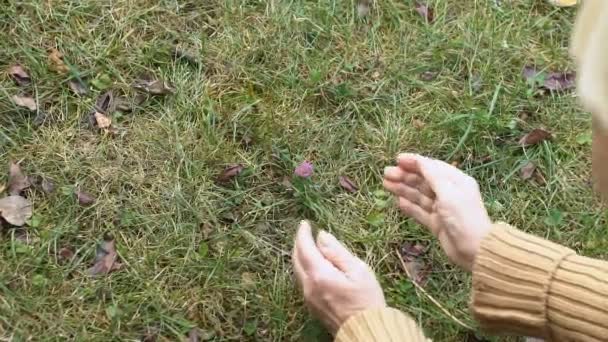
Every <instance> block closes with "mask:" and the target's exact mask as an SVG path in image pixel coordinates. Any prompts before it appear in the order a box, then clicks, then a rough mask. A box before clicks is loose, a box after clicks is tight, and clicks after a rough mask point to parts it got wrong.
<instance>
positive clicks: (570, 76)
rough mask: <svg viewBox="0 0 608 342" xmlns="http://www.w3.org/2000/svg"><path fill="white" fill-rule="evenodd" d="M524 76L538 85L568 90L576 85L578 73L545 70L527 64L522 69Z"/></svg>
mask: <svg viewBox="0 0 608 342" xmlns="http://www.w3.org/2000/svg"><path fill="white" fill-rule="evenodd" d="M522 76H523V77H524V80H526V82H527V83H528V84H531V85H537V86H538V87H540V88H543V89H546V90H549V91H566V90H569V89H572V88H574V87H575V86H576V73H574V72H562V71H549V72H545V71H539V70H538V69H536V67H533V66H528V65H527V66H525V67H524V68H523V70H522Z"/></svg>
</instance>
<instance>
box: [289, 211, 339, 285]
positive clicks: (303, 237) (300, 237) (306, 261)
mask: <svg viewBox="0 0 608 342" xmlns="http://www.w3.org/2000/svg"><path fill="white" fill-rule="evenodd" d="M294 249H295V257H296V258H297V259H298V262H299V263H300V265H301V266H302V270H303V271H304V272H305V273H310V272H312V271H315V272H316V271H318V270H319V269H322V268H324V267H327V266H331V264H330V263H329V261H327V260H326V259H325V258H324V257H323V255H322V254H321V252H320V251H319V249H318V248H317V245H316V244H315V241H314V240H313V237H312V228H311V227H310V223H308V222H307V221H302V222H301V223H300V227H299V228H298V232H297V234H296V242H295V248H294Z"/></svg>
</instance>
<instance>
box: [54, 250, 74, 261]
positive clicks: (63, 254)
mask: <svg viewBox="0 0 608 342" xmlns="http://www.w3.org/2000/svg"><path fill="white" fill-rule="evenodd" d="M73 257H74V251H73V250H72V248H71V247H61V249H59V251H57V259H59V261H61V262H66V261H70V260H72V258H73Z"/></svg>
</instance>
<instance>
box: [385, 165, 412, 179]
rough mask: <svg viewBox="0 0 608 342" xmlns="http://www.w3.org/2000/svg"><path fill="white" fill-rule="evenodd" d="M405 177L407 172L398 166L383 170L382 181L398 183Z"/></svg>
mask: <svg viewBox="0 0 608 342" xmlns="http://www.w3.org/2000/svg"><path fill="white" fill-rule="evenodd" d="M405 175H407V172H405V171H403V169H401V168H400V167H398V166H388V167H386V168H384V179H388V180H390V181H393V182H400V181H401V180H403V177H405Z"/></svg>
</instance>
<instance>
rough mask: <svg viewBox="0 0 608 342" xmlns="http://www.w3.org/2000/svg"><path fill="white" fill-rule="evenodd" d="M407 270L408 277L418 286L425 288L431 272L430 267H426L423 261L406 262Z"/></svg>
mask: <svg viewBox="0 0 608 342" xmlns="http://www.w3.org/2000/svg"><path fill="white" fill-rule="evenodd" d="M405 269H406V272H407V276H408V277H409V278H410V279H411V280H412V281H413V282H415V283H416V284H418V285H420V286H422V287H424V286H425V285H426V282H427V281H428V278H429V273H430V271H431V269H430V267H429V266H428V265H425V264H424V263H423V262H422V261H419V260H414V261H406V262H405Z"/></svg>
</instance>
